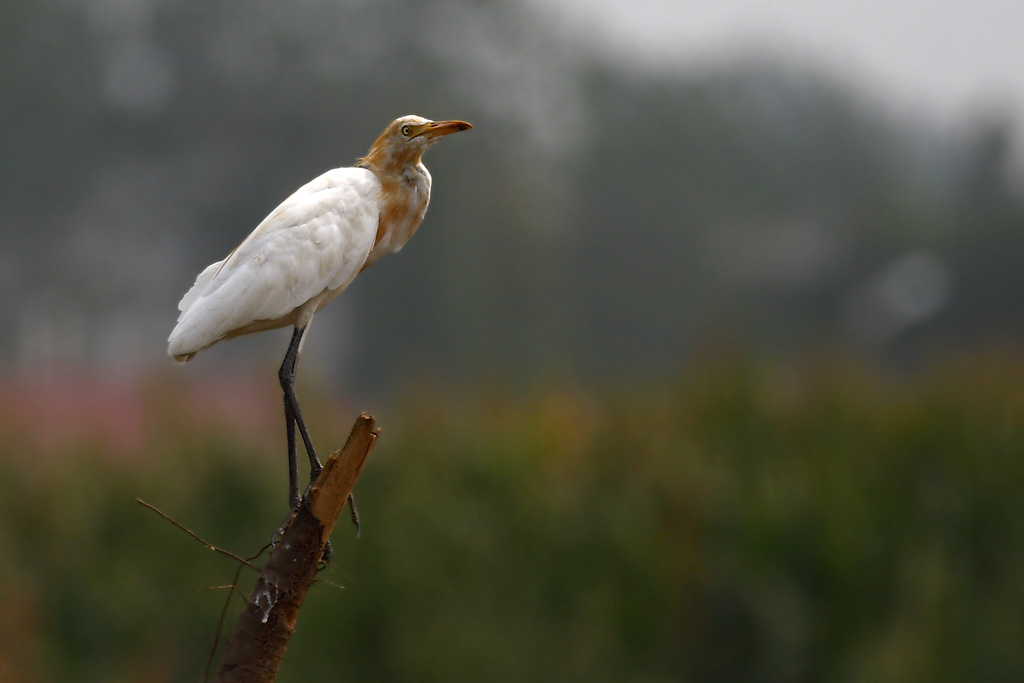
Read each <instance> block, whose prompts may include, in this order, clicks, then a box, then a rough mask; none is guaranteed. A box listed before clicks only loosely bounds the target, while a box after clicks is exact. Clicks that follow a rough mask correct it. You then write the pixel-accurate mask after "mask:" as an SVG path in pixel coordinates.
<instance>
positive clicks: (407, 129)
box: [401, 124, 412, 137]
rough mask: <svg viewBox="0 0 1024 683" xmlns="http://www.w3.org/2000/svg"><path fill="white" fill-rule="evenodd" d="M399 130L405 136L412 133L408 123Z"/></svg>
mask: <svg viewBox="0 0 1024 683" xmlns="http://www.w3.org/2000/svg"><path fill="white" fill-rule="evenodd" d="M401 131H402V135H404V136H405V137H409V136H410V135H412V128H410V127H409V125H408V124H406V125H404V126H402V128H401Z"/></svg>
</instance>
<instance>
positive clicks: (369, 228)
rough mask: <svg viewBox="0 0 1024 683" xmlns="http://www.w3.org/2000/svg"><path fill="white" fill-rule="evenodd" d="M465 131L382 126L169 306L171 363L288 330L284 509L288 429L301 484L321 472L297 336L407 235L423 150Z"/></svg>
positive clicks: (409, 120)
mask: <svg viewBox="0 0 1024 683" xmlns="http://www.w3.org/2000/svg"><path fill="white" fill-rule="evenodd" d="M468 128H471V126H470V125H469V124H468V123H466V122H464V121H431V120H429V119H425V118H423V117H420V116H403V117H401V118H399V119H396V120H395V121H393V122H391V124H389V125H388V127H387V128H385V129H384V132H383V133H382V134H381V135H380V137H379V138H377V141H376V142H375V143H374V144H373V146H372V147H371V148H370V152H369V153H368V154H367V155H366V156H365V157H363V158H362V159H360V160H359V162H358V163H357V164H356V166H355V167H352V168H336V169H334V170H331V171H328V172H326V173H324V174H323V175H321V176H320V177H318V178H315V179H313V180H311V181H310V182H308V183H306V184H305V185H303V186H302V187H300V188H299V189H298V190H296V191H295V193H294V194H292V195H291V196H290V197H288V198H287V199H285V200H284V202H282V203H281V205H280V206H278V207H277V208H276V209H274V210H273V211H272V212H271V213H270V215H269V216H267V217H266V218H265V219H263V221H262V222H261V223H260V224H259V225H258V226H256V229H255V230H253V231H252V233H251V234H250V235H249V236H248V237H246V238H245V240H243V241H242V243H241V244H240V245H238V247H236V248H235V250H234V251H232V252H231V253H230V254H228V256H227V257H226V258H225V259H224V260H223V261H218V262H216V263H213V264H211V265H209V266H207V267H206V269H205V270H203V272H202V273H200V274H199V277H197V278H196V281H195V284H194V285H192V288H191V289H189V290H188V292H187V293H186V294H185V296H183V297H182V299H181V302H180V303H179V304H178V309H179V310H180V311H181V314H180V315H179V316H178V324H177V325H176V326H175V327H174V330H173V331H172V332H171V335H170V337H169V338H168V340H167V344H168V346H167V351H168V353H169V354H170V355H171V356H173V357H174V359H175V360H176V361H179V362H185V361H188V360H190V359H191V358H192V357H193V356H195V355H196V354H197V353H199V352H200V351H202V350H203V349H205V348H207V347H208V346H211V345H213V344H216V343H217V342H219V341H221V340H222V339H231V338H232V337H238V336H241V335H245V334H252V333H254V332H260V331H262V330H270V329H275V328H278V327H286V326H288V325H292V326H294V328H295V330H294V332H293V333H292V339H291V343H290V344H289V345H288V351H287V352H286V353H285V356H284V361H283V362H282V363H281V368H280V371H279V373H278V376H279V378H280V381H281V388H282V389H283V390H284V410H285V424H286V434H287V440H288V466H289V504H290V505H291V507H294V506H295V505H296V504H297V503H298V500H299V489H298V474H297V467H296V462H295V460H296V444H295V428H296V427H298V430H299V434H300V436H301V437H302V441H303V444H304V446H305V448H306V454H307V455H308V456H309V463H310V482H312V481H313V480H314V479H315V478H316V476H317V474H319V472H320V470H321V469H322V467H321V465H320V461H319V460H318V459H317V457H316V451H315V449H314V448H313V442H312V440H311V439H310V437H309V432H308V431H307V429H306V424H305V422H304V421H303V419H302V412H301V411H300V410H299V402H298V399H297V398H296V396H295V366H296V363H297V360H298V354H299V349H300V348H301V345H302V340H303V335H304V334H305V331H306V330H307V329H308V328H309V324H310V322H311V321H312V319H313V315H314V314H315V313H316V312H317V311H319V310H320V309H321V308H323V307H324V306H325V305H326V304H327V303H328V302H330V301H331V300H332V299H334V298H335V297H336V296H338V295H339V294H341V292H342V291H344V289H345V288H346V287H348V285H349V284H350V283H351V282H352V280H353V279H354V278H355V276H356V275H357V274H359V272H360V271H361V270H362V269H363V268H365V267H367V266H368V265H370V264H371V263H373V262H374V261H376V260H377V259H378V258H380V257H381V256H383V255H384V254H387V253H388V252H392V251H398V250H399V249H401V248H402V246H403V245H404V244H405V243H406V242H407V241H408V240H409V238H410V237H412V235H413V233H414V232H415V231H416V228H417V227H419V224H420V222H421V221H422V220H423V216H424V214H425V213H426V210H427V203H428V202H429V200H430V173H429V172H427V169H426V167H425V166H424V165H423V161H422V156H423V153H424V152H425V151H426V150H427V148H428V147H429V146H430V145H431V144H433V143H434V142H436V141H437V140H439V139H440V138H441V137H442V136H445V135H448V134H450V133H456V132H458V131H462V130H466V129H468ZM350 502H351V501H350ZM353 516H354V518H355V509H354V508H353ZM356 519H357V518H356ZM357 523H358V522H357Z"/></svg>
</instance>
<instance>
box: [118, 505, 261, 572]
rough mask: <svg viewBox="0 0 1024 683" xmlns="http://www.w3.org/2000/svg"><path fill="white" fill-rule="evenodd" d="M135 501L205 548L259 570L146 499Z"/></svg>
mask: <svg viewBox="0 0 1024 683" xmlns="http://www.w3.org/2000/svg"><path fill="white" fill-rule="evenodd" d="M135 502H137V503H139V504H140V505H142V506H143V507H147V508H149V509H150V510H152V511H153V512H155V513H156V514H158V515H160V516H161V517H163V518H164V519H165V520H167V521H168V522H170V523H171V524H173V525H174V526H176V527H178V528H179V529H181V530H182V531H184V532H185V533H186V534H188V535H189V536H191V537H192V538H194V539H196V540H197V541H199V542H200V543H202V544H203V545H205V546H206V547H207V548H209V549H210V550H212V551H214V552H217V553H220V554H221V555H227V556H228V557H230V558H231V559H233V560H234V561H235V562H238V563H240V564H244V565H245V566H246V567H248V568H249V569H255V570H256V571H260V568H259V567H257V566H255V565H253V564H252V563H251V562H249V560H245V559H242V558H241V557H239V556H238V555H235V554H234V553H233V552H231V551H230V550H224V549H223V548H218V547H217V546H215V545H213V544H212V543H208V542H207V541H205V540H204V539H203V538H201V537H200V536H199V534H197V533H196V532H194V531H192V530H191V529H189V528H188V527H187V526H185V525H184V524H182V523H181V522H179V521H177V520H176V519H172V518H171V517H168V516H167V515H166V514H164V513H163V512H161V511H160V510H159V509H157V508H156V507H154V506H152V505H150V504H149V503H147V502H146V501H144V500H142V499H141V498H136V499H135ZM263 550H266V547H264V548H263ZM263 550H260V552H259V553H257V554H256V555H254V556H253V559H256V558H257V557H259V556H260V554H262V553H263Z"/></svg>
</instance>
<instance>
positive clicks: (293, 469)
mask: <svg viewBox="0 0 1024 683" xmlns="http://www.w3.org/2000/svg"><path fill="white" fill-rule="evenodd" d="M305 331H306V328H304V327H303V328H298V327H296V328H295V331H294V332H293V333H292V341H291V343H290V344H288V351H286V352H285V354H284V360H283V361H282V362H281V369H280V370H278V373H277V376H278V378H279V379H280V380H281V389H283V390H284V419H285V429H286V434H287V438H288V509H289V510H293V509H295V506H296V505H298V504H299V472H298V463H297V457H296V456H297V453H296V451H297V444H296V443H295V428H296V427H298V430H299V435H300V436H301V437H302V444H303V446H305V447H306V455H307V456H309V483H310V484H312V483H313V482H314V481H316V478H317V477H318V476H319V475H320V472H321V471H322V470H323V465H321V464H320V460H319V459H318V458H317V457H316V450H315V449H314V448H313V440H312V439H311V438H310V437H309V431H308V430H307V429H306V422H305V420H303V419H302V411H301V410H300V409H299V399H298V398H297V397H296V396H295V366H296V365H297V364H298V359H299V345H300V344H301V343H302V335H303V334H304V333H305ZM348 504H349V507H350V508H351V511H352V523H353V524H355V525H356V533H357V534H358V533H359V512H357V511H356V502H355V499H354V498H352V496H351V495H349V497H348ZM330 552H331V549H330V543H329V542H328V544H327V549H326V550H325V552H324V557H325V562H326V561H327V560H328V559H329V557H330V555H329V554H330Z"/></svg>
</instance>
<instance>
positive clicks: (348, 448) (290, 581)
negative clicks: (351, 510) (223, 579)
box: [214, 413, 378, 683]
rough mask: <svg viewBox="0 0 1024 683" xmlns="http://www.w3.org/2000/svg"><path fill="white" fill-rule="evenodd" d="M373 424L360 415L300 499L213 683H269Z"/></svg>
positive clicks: (370, 442)
mask: <svg viewBox="0 0 1024 683" xmlns="http://www.w3.org/2000/svg"><path fill="white" fill-rule="evenodd" d="M375 424H376V422H375V420H374V419H373V418H372V417H370V416H369V415H366V414H365V413H364V414H362V415H360V416H359V417H358V418H357V419H356V423H355V426H354V427H353V428H352V432H351V434H349V437H348V441H346V442H345V447H344V448H343V449H342V450H341V455H340V457H339V455H338V454H337V453H334V454H332V455H331V457H330V458H329V459H328V460H327V463H326V464H325V465H324V469H323V472H321V473H320V476H319V477H317V480H316V482H314V483H313V485H312V486H311V487H310V488H309V490H308V491H307V492H306V495H304V496H303V497H302V500H301V501H300V502H299V506H298V508H297V510H296V512H295V514H294V515H293V516H292V519H291V520H290V521H289V522H288V525H287V527H286V528H285V530H284V534H283V535H282V537H281V540H280V541H278V543H277V545H276V546H275V548H274V550H273V552H272V553H271V555H270V559H269V560H268V561H267V565H266V567H264V568H263V571H262V572H260V576H259V578H258V579H257V581H256V586H255V587H254V588H253V590H252V593H251V594H250V595H249V599H248V600H247V601H246V603H245V608H244V609H243V610H242V615H241V616H240V617H239V619H238V622H237V623H236V624H235V630H234V632H233V633H232V634H231V638H230V639H229V640H228V643H227V645H226V646H225V648H224V656H223V657H222V658H221V662H220V669H219V670H218V671H217V676H216V678H214V681H215V683H236V682H242V681H244V682H246V683H253V682H257V683H270V682H271V681H273V680H274V678H275V677H276V676H277V670H278V668H279V667H280V666H281V659H282V658H283V657H284V652H285V649H286V648H287V647H288V640H289V639H290V638H291V635H292V633H293V632H294V631H295V620H296V618H297V617H298V614H299V607H301V606H302V601H303V599H304V598H305V597H306V592H307V591H308V590H309V587H310V586H311V585H312V584H313V579H314V577H315V576H316V571H317V567H318V566H319V564H320V558H321V557H322V556H323V552H324V546H325V545H326V544H327V539H328V538H329V537H330V535H331V530H332V529H333V528H334V524H335V522H336V521H337V519H338V515H339V514H340V513H341V511H342V509H344V507H345V502H346V501H347V500H348V497H349V494H351V493H352V488H353V487H354V486H355V483H356V479H358V477H359V473H360V472H361V471H362V469H363V464H364V463H365V462H366V458H367V456H368V455H369V453H370V449H371V448H372V447H373V444H374V442H375V441H376V438H377V434H378V430H377V429H375Z"/></svg>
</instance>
